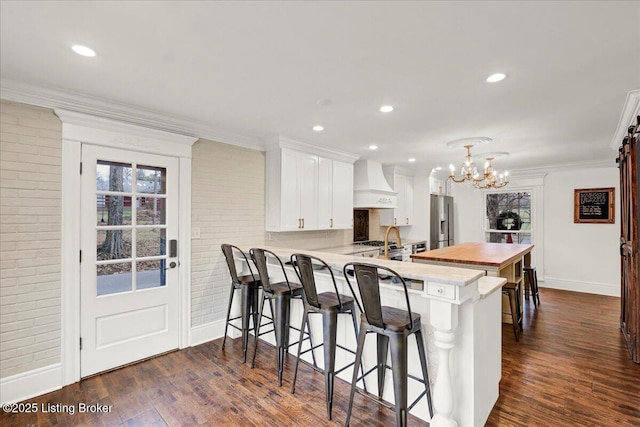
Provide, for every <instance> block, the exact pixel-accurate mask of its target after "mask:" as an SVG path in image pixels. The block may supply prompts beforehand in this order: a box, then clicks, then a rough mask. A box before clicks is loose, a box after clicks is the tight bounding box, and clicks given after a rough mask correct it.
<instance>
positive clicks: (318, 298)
mask: <svg viewBox="0 0 640 427" xmlns="http://www.w3.org/2000/svg"><path fill="white" fill-rule="evenodd" d="M291 264H292V265H293V266H294V268H295V271H296V273H297V274H298V277H299V279H300V282H301V283H302V286H303V287H304V295H305V299H304V313H303V315H302V325H301V326H300V329H302V330H304V328H305V325H306V326H307V327H308V326H309V314H314V313H320V314H322V331H323V333H322V334H323V338H324V341H323V342H322V343H321V344H318V345H316V346H315V347H314V346H313V345H311V347H310V348H309V349H307V350H305V351H304V352H303V351H302V342H299V343H298V359H297V360H296V367H295V371H294V374H293V385H292V386H291V393H295V391H296V378H297V376H298V364H299V363H300V356H302V355H303V354H305V353H307V352H309V351H310V352H311V354H312V355H313V350H314V349H316V348H317V347H320V346H322V347H323V350H324V370H322V371H320V369H318V366H317V365H316V364H315V359H314V368H315V369H316V370H317V371H320V372H324V384H325V396H326V402H327V418H328V419H331V411H332V407H333V383H334V378H335V376H336V375H338V374H339V373H340V372H342V371H343V370H345V369H347V368H349V367H350V366H353V365H354V362H352V363H349V364H347V365H346V366H344V367H343V368H341V369H339V370H337V371H336V367H335V364H336V348H337V347H339V348H341V349H343V350H346V351H348V352H350V353H352V354H355V352H354V351H353V350H351V349H348V348H346V347H343V346H341V345H340V344H338V343H337V342H336V335H337V330H338V314H350V315H351V319H352V321H353V331H354V333H355V337H356V339H357V337H358V324H357V321H356V313H355V308H356V307H355V304H354V299H353V298H351V297H350V296H346V295H341V294H340V293H339V292H338V285H337V284H336V278H335V276H334V275H333V271H332V270H331V268H330V267H329V265H328V264H327V263H326V262H324V261H323V260H321V259H320V258H317V257H314V256H311V255H304V254H293V255H291ZM318 267H320V268H321V270H322V271H323V272H329V273H330V274H331V280H332V281H333V288H334V292H331V291H329V292H321V293H318V291H317V288H316V280H315V274H314V270H316V269H318ZM354 369H357V367H356V368H354ZM365 390H366V385H365Z"/></svg>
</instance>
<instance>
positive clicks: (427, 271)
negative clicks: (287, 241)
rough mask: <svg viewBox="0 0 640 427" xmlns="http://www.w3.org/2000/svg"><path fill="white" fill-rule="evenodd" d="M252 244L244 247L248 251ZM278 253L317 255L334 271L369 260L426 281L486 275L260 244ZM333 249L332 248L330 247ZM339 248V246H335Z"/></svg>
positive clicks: (460, 282)
mask: <svg viewBox="0 0 640 427" xmlns="http://www.w3.org/2000/svg"><path fill="white" fill-rule="evenodd" d="M250 247H251V246H246V247H242V248H241V249H242V250H246V251H248V250H249V248H250ZM260 247H262V248H264V249H268V250H270V251H272V252H274V253H275V254H276V255H278V256H279V257H280V258H281V259H282V261H283V262H286V261H289V259H290V257H291V255H292V254H294V253H304V254H308V255H313V256H316V257H318V258H320V259H322V260H323V261H324V262H326V263H327V264H328V265H329V266H330V267H331V268H332V269H334V271H342V267H343V266H344V265H345V264H347V263H350V262H360V263H361V262H363V261H364V262H367V263H371V264H375V265H381V266H384V267H387V268H390V269H392V270H394V271H396V272H397V273H398V274H399V275H400V276H402V277H404V278H408V279H414V280H422V281H424V282H425V283H426V282H437V283H442V284H449V285H456V286H466V285H468V284H470V283H473V282H474V281H476V280H478V279H479V278H480V277H483V276H484V273H483V272H482V271H478V270H471V269H466V268H457V267H443V266H438V265H430V264H420V263H413V262H399V261H391V260H385V259H377V258H366V259H363V258H362V256H357V255H346V254H341V253H337V252H330V251H329V250H326V249H318V250H315V251H310V250H304V249H291V248H281V247H274V246H260ZM329 249H331V248H329ZM334 249H337V248H334Z"/></svg>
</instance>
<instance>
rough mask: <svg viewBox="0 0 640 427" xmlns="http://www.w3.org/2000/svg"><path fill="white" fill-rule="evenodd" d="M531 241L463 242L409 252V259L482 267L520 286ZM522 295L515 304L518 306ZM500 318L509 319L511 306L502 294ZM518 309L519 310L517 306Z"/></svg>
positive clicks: (527, 261) (521, 287) (475, 267)
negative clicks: (420, 251)
mask: <svg viewBox="0 0 640 427" xmlns="http://www.w3.org/2000/svg"><path fill="white" fill-rule="evenodd" d="M533 247H534V245H530V244H517V243H481V242H467V243H458V244H457V245H452V246H447V247H444V248H440V249H433V250H430V251H426V252H422V253H418V254H414V255H411V258H412V261H413V262H420V263H425V264H434V265H446V266H450V267H463V268H471V269H475V270H484V272H485V274H486V275H487V276H495V277H504V278H505V279H507V282H511V283H515V284H517V285H519V286H520V289H524V270H523V268H524V267H529V266H531V251H532V250H533ZM523 297H524V295H522V296H521V298H520V301H519V304H520V307H521V308H522V306H523V304H524V301H523ZM502 306H503V310H502V311H503V321H504V322H506V323H511V316H510V313H511V308H510V306H509V303H508V300H506V297H505V298H503V302H502ZM521 312H522V310H521Z"/></svg>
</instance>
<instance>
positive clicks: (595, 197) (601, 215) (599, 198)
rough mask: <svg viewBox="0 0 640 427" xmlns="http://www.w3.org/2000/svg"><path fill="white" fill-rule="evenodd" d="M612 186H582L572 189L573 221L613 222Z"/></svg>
mask: <svg viewBox="0 0 640 427" xmlns="http://www.w3.org/2000/svg"><path fill="white" fill-rule="evenodd" d="M614 197H615V189H614V188H582V189H578V190H574V195H573V222H574V223H576V224H577V223H595V224H613V223H614V217H613V207H614V204H615V199H614Z"/></svg>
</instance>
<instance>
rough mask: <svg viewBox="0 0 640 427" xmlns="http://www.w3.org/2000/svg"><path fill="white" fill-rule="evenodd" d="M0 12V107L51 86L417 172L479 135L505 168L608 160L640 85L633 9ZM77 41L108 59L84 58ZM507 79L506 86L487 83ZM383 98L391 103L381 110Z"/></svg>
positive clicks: (430, 5)
mask: <svg viewBox="0 0 640 427" xmlns="http://www.w3.org/2000/svg"><path fill="white" fill-rule="evenodd" d="M0 8H1V9H0V17H1V24H0V47H1V51H0V53H1V56H0V58H1V61H0V65H1V69H0V72H1V76H2V89H3V97H5V98H7V97H8V98H11V96H13V95H11V96H9V95H8V94H10V93H12V94H13V93H14V92H15V90H14V89H15V88H17V87H20V85H28V87H29V88H30V90H31V91H33V90H34V88H35V89H38V88H47V89H48V90H50V91H51V90H53V91H54V92H51V93H55V94H56V96H59V97H61V95H64V94H70V95H73V96H75V97H76V98H74V99H77V95H81V96H82V98H83V99H85V100H86V101H85V104H86V105H93V104H95V105H98V104H99V105H101V106H102V108H103V109H104V108H107V107H105V105H111V106H113V108H114V109H117V108H120V109H121V111H124V110H126V108H125V107H135V109H136V110H137V111H136V112H134V113H132V114H133V115H134V116H135V115H137V114H140V115H144V114H149V113H157V114H159V115H161V116H167V120H166V122H167V123H171V122H172V120H173V122H174V123H180V124H181V126H182V129H184V130H185V131H186V132H187V133H188V132H189V129H191V132H192V133H195V134H196V136H203V135H198V129H204V128H205V127H206V128H207V129H216V130H218V131H219V132H220V134H221V135H222V134H225V135H231V136H230V137H229V138H228V139H230V140H233V139H234V138H237V139H238V140H239V141H240V140H242V141H244V142H245V143H246V142H247V141H257V142H259V141H261V140H263V139H264V138H266V137H269V136H272V135H281V136H283V137H287V138H290V139H294V140H297V141H301V142H306V143H310V144H314V145H322V146H326V147H333V148H337V149H341V150H345V151H348V152H351V153H354V154H357V155H360V156H362V157H366V158H369V159H374V160H378V161H381V162H383V163H393V164H397V165H399V166H403V167H407V168H415V169H417V170H425V169H427V168H428V169H430V168H431V167H434V166H436V165H442V166H447V165H448V164H449V163H450V162H452V161H453V162H455V163H459V162H460V161H461V160H462V157H463V155H464V151H463V149H461V148H458V149H450V148H447V146H446V142H447V141H450V140H454V139H458V138H465V137H473V136H486V137H490V138H492V139H493V140H494V142H493V143H491V144H488V145H484V146H479V147H476V148H474V150H473V152H474V154H476V157H482V156H481V155H482V153H483V152H488V151H492V152H494V151H506V152H510V153H511V155H510V156H508V157H503V158H500V159H497V160H496V161H495V162H494V165H495V167H496V168H497V169H505V168H506V169H509V170H511V171H514V172H517V171H518V169H523V168H532V167H542V166H552V165H561V164H569V163H583V162H584V163H594V162H602V161H607V160H609V159H610V161H611V162H613V159H614V157H615V152H613V151H612V149H611V148H610V147H609V144H610V143H611V139H612V136H613V134H614V132H615V130H616V127H617V125H618V119H619V117H620V113H621V111H622V108H623V106H624V102H625V97H626V95H627V93H628V92H629V91H631V90H635V89H638V88H640V2H638V1H622V2H614V1H605V2H596V1H570V2H535V1H534V2H523V1H518V2H477V1H474V2H462V1H451V2H382V1H377V2H328V1H318V2H204V1H202V2H170V1H156V2H149V1H144V2H133V1H129V2H115V1H114V2H97V1H95V2H74V1H69V2H52V1H44V2H40V1H28V2H14V1H4V0H3V1H2V2H1V3H0ZM73 44H84V45H87V46H89V47H91V48H93V49H94V50H95V51H96V52H97V54H98V55H97V56H96V57H95V58H84V57H80V56H78V55H76V54H75V53H73V52H72V51H71V49H70V47H71V45H73ZM498 71H501V72H504V73H506V74H507V78H506V79H505V80H504V81H503V82H500V83H494V84H489V83H486V82H485V79H486V77H487V76H489V75H490V74H492V73H494V72H498ZM9 89H11V90H9ZM48 102H49V103H52V102H50V101H48ZM105 102H108V103H109V104H105ZM53 104H55V102H53ZM326 104H328V105H326ZM384 104H391V105H393V106H394V107H395V111H394V112H392V113H389V114H383V113H380V112H379V111H378V108H379V107H380V106H381V105H384ZM107 109H108V108H107ZM129 111H130V110H129ZM132 120H134V121H135V119H132ZM316 124H321V125H323V126H324V127H325V130H324V132H320V133H318V132H313V131H312V130H311V127H312V126H313V125H316ZM370 144H376V145H378V146H379V147H380V149H379V150H377V151H375V152H373V151H370V150H368V148H367V147H368V146H369V145H370ZM409 157H415V158H416V159H417V161H416V162H415V163H414V164H411V163H409V162H408V161H407V159H408V158H409Z"/></svg>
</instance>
